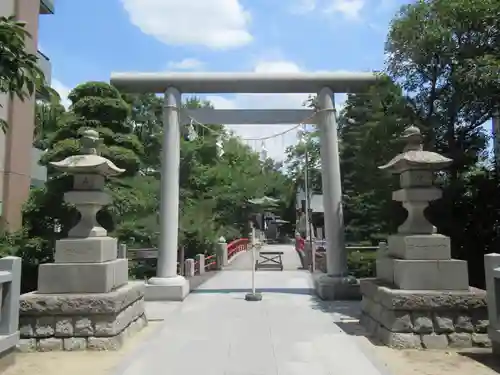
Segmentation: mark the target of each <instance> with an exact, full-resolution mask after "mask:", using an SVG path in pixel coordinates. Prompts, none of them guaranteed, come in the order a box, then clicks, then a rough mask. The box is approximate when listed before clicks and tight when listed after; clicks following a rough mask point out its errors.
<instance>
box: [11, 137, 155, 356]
mask: <svg viewBox="0 0 500 375" xmlns="http://www.w3.org/2000/svg"><path fill="white" fill-rule="evenodd" d="M99 143H100V140H99V134H98V133H97V132H96V131H94V130H86V131H85V132H83V134H82V138H81V145H82V153H81V155H74V156H70V157H67V158H66V159H64V160H62V161H60V162H53V163H51V164H52V165H53V166H54V167H55V168H57V169H58V170H60V171H63V172H66V173H67V174H69V175H72V176H73V190H71V191H69V192H66V193H65V194H64V200H65V201H66V202H68V203H70V204H73V205H74V206H75V207H76V209H77V210H78V211H79V212H80V215H81V217H80V220H79V222H78V223H77V224H76V226H74V227H73V228H72V229H71V230H70V231H69V233H68V238H64V239H61V240H58V241H56V248H55V256H54V263H47V264H41V265H40V266H39V270H38V290H37V291H36V292H33V293H28V294H24V295H23V296H21V303H20V315H21V316H20V318H21V323H20V331H21V339H22V340H21V350H26V351H33V350H41V351H47V350H78V349H94V350H103V349H115V348H118V347H120V346H121V344H122V342H123V340H124V338H125V337H126V332H125V331H126V330H129V329H137V328H141V327H142V326H144V324H145V323H146V319H145V316H144V289H145V286H144V283H142V282H129V281H128V260H127V259H124V258H122V259H120V258H118V257H117V253H118V244H117V240H116V238H112V237H109V236H108V235H107V232H106V230H105V229H104V228H102V227H101V225H99V223H98V222H97V219H96V214H97V213H98V212H99V210H101V209H102V208H103V207H104V206H106V205H108V204H110V203H111V197H110V196H109V194H107V193H106V192H105V191H104V182H105V178H106V177H109V176H116V175H119V174H121V173H123V172H124V171H125V170H124V169H120V168H118V167H117V166H116V165H115V164H113V163H112V162H111V161H110V160H108V159H106V158H104V157H102V156H100V155H99V154H98V152H97V149H98V145H99Z"/></svg>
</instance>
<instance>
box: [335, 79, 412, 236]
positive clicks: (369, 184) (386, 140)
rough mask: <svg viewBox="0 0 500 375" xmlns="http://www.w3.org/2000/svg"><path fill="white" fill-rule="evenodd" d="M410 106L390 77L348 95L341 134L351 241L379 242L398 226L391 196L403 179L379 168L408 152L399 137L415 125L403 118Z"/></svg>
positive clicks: (343, 181) (344, 188)
mask: <svg viewBox="0 0 500 375" xmlns="http://www.w3.org/2000/svg"><path fill="white" fill-rule="evenodd" d="M405 109H406V101H405V98H404V96H403V94H402V91H401V88H399V87H398V86H397V85H395V84H394V83H393V82H392V81H391V80H390V79H382V80H381V81H380V82H379V83H378V84H377V85H374V86H372V87H370V88H369V89H368V90H366V91H365V92H361V93H358V94H350V95H349V96H348V99H347V101H346V104H345V107H344V110H343V112H342V115H341V117H340V121H339V125H340V126H339V136H340V140H341V142H340V146H341V147H340V166H341V168H340V169H341V173H342V186H343V193H344V219H345V223H346V237H347V240H348V241H350V242H354V243H359V242H363V241H368V240H370V241H371V242H373V243H377V242H378V241H380V240H382V239H385V238H386V237H387V234H388V233H391V231H393V230H394V229H395V224H399V223H398V222H397V219H398V218H399V219H401V215H395V214H394V211H395V210H397V207H398V205H397V204H394V203H393V202H392V197H391V192H392V191H393V190H397V189H399V180H398V179H397V178H396V179H395V178H394V177H393V176H391V175H389V174H387V172H385V171H381V170H379V169H378V167H379V166H380V165H383V164H385V163H386V162H388V161H389V160H390V159H392V158H393V157H394V156H396V155H397V154H399V153H400V152H402V151H403V145H402V144H401V142H400V141H399V139H398V138H399V136H400V134H401V133H402V131H403V130H404V128H405V127H406V126H408V125H410V123H409V121H410V120H409V119H407V118H405V117H403V114H404V113H405ZM397 212H399V211H397ZM373 218H377V219H376V220H374V219H373Z"/></svg>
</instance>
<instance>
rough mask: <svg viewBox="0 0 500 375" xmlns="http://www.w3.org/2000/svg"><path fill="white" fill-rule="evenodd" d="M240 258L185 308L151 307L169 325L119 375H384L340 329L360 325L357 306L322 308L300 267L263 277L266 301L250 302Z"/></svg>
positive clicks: (173, 305) (260, 283) (259, 277)
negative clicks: (353, 321) (346, 325)
mask: <svg viewBox="0 0 500 375" xmlns="http://www.w3.org/2000/svg"><path fill="white" fill-rule="evenodd" d="M289 250H290V249H287V252H289V253H290V254H292V251H289ZM292 250H293V248H292ZM240 257H241V258H240V259H239V263H234V267H232V268H230V269H232V271H222V272H220V273H218V274H217V275H215V276H214V277H213V278H211V279H209V280H208V281H206V282H205V283H204V284H202V285H201V286H200V287H199V288H198V289H197V291H196V292H194V293H192V294H190V295H189V296H188V297H187V298H186V299H185V300H184V302H182V303H168V302H165V303H156V304H148V312H150V311H153V313H149V315H151V314H154V315H155V318H156V319H161V318H163V319H164V323H163V325H162V326H161V328H160V329H159V330H158V331H156V332H155V333H154V334H153V335H152V336H151V338H150V339H149V340H148V341H146V342H144V343H143V344H142V346H141V347H140V348H138V349H137V351H136V352H135V353H133V354H132V355H131V356H130V357H129V358H127V360H126V362H125V363H123V364H122V365H121V367H120V368H117V369H116V371H115V372H114V374H115V375H144V374H151V375H153V374H154V375H156V374H158V375H160V374H172V375H181V374H182V375H195V374H197V375H199V374H203V375H344V374H345V375H358V374H359V375H380V374H381V372H379V371H378V370H377V368H376V367H375V365H374V364H373V363H372V362H371V361H370V360H369V359H368V358H367V357H366V356H365V355H364V353H363V352H362V351H361V349H360V348H359V347H358V346H357V344H356V343H355V341H354V338H353V337H352V336H349V335H348V334H346V333H345V332H344V331H343V330H342V329H340V326H342V325H343V324H348V322H349V321H352V320H353V318H354V319H355V317H356V314H357V310H358V304H357V303H353V302H335V303H324V302H320V301H318V300H317V299H316V298H314V297H313V296H311V295H310V293H309V291H310V290H311V287H312V284H311V280H310V275H309V273H308V272H306V271H298V270H297V269H296V268H295V270H290V271H283V272H280V271H258V272H257V273H256V276H257V279H256V280H257V287H258V288H262V290H263V291H264V292H263V300H262V301H261V302H247V301H245V300H244V295H245V292H246V291H247V290H248V288H249V286H250V277H251V273H250V271H245V270H244V269H243V270H238V269H237V268H238V267H240V266H241V267H242V265H243V264H245V259H246V258H245V257H246V254H245V255H240ZM291 259H292V258H291V257H290V258H289V260H290V267H292V266H291ZM246 261H247V262H248V260H246ZM287 262H288V260H287ZM297 262H298V260H297ZM152 307H154V309H152Z"/></svg>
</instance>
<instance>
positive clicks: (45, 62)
mask: <svg viewBox="0 0 500 375" xmlns="http://www.w3.org/2000/svg"><path fill="white" fill-rule="evenodd" d="M36 55H37V57H38V66H39V67H40V69H42V72H43V74H44V75H45V81H46V82H47V83H48V84H50V82H51V80H52V64H51V62H50V59H49V58H48V57H47V56H45V55H44V54H43V53H42V52H40V51H37V53H36Z"/></svg>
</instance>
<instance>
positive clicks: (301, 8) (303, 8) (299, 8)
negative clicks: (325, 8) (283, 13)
mask: <svg viewBox="0 0 500 375" xmlns="http://www.w3.org/2000/svg"><path fill="white" fill-rule="evenodd" d="M315 9H316V0H293V4H292V5H291V6H290V9H289V10H290V12H291V13H294V14H304V13H309V12H312V11H313V10H315Z"/></svg>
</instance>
